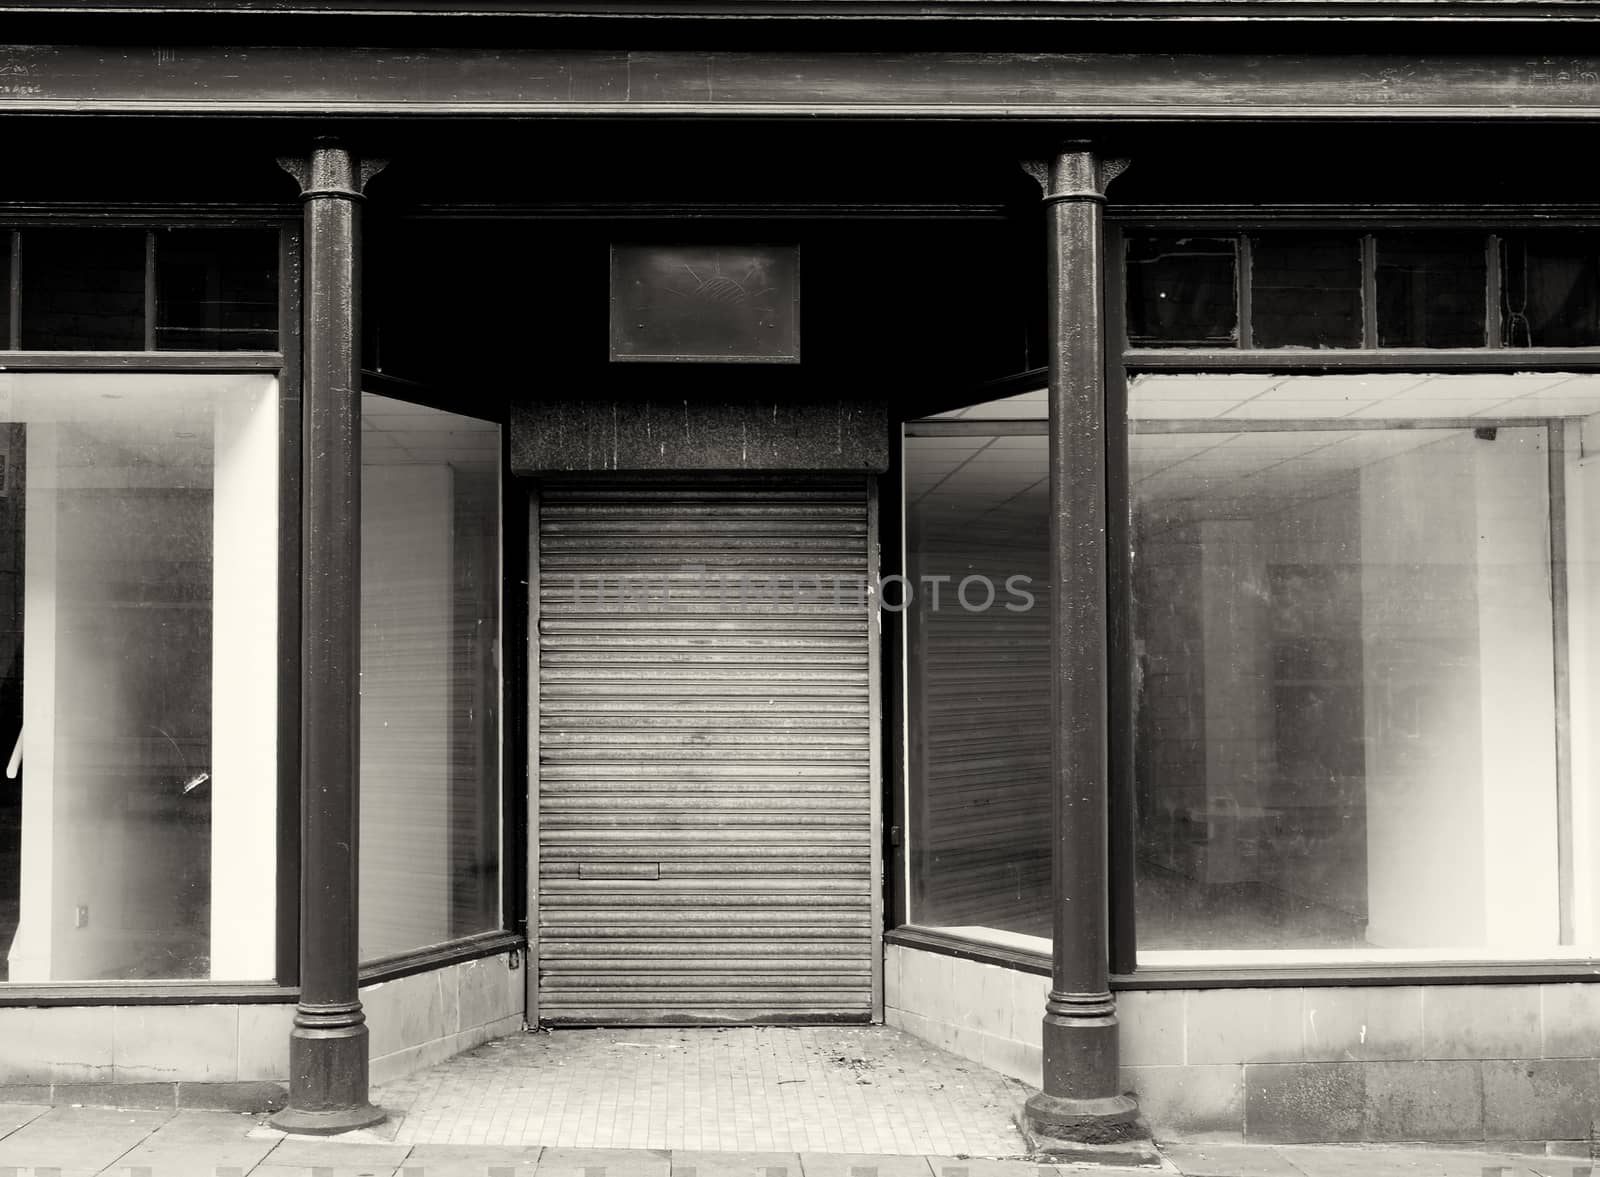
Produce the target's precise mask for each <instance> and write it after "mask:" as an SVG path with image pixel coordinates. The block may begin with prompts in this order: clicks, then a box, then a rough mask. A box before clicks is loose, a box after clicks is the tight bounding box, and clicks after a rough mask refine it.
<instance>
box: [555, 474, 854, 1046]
mask: <svg viewBox="0 0 1600 1177" xmlns="http://www.w3.org/2000/svg"><path fill="white" fill-rule="evenodd" d="M874 510H875V504H874V499H873V490H872V486H871V480H870V479H868V478H866V477H865V476H851V477H837V478H816V477H809V476H793V475H790V476H784V477H782V478H781V479H778V478H774V479H767V480H752V479H745V478H719V477H716V476H713V475H701V476H695V477H692V478H688V479H682V480H679V479H674V480H630V481H610V480H598V479H583V480H573V481H551V480H546V481H545V482H544V483H542V484H541V485H540V486H539V487H538V489H537V491H536V493H535V496H534V502H533V509H532V527H531V532H532V537H531V538H532V541H533V542H532V547H531V550H532V552H533V561H532V563H533V568H532V577H531V584H530V601H531V603H532V610H533V613H534V616H533V618H532V632H533V633H534V635H536V639H535V641H534V642H533V643H531V645H532V647H533V651H534V658H533V663H534V664H533V666H532V667H531V668H530V673H531V675H532V677H533V689H532V691H531V692H530V694H531V698H532V699H533V701H534V708H535V715H534V717H533V722H532V723H531V724H530V732H531V733H532V742H533V744H534V748H533V749H532V750H531V751H532V753H533V754H532V755H531V756H530V765H531V766H532V772H531V773H530V776H531V779H532V790H533V797H532V803H531V804H530V815H531V820H530V833H529V852H530V869H529V878H530V889H531V892H532V893H531V895H530V897H529V900H530V901H529V910H530V912H531V913H533V916H534V918H533V919H531V920H530V924H531V925H532V927H531V928H530V931H531V935H530V947H531V956H532V964H533V968H532V969H531V970H530V978H529V980H530V987H529V988H530V992H529V1000H530V1006H531V1007H532V1008H531V1009H530V1014H529V1016H530V1020H537V1021H539V1022H543V1023H546V1024H561V1025H595V1024H602V1025H604V1024H613V1025H614V1024H680V1023H697V1022H701V1023H773V1022H811V1021H866V1020H869V1019H871V1018H872V1016H873V1014H874V1012H875V1009H876V1008H877V1007H878V1006H879V1005H880V1004H881V985H880V980H879V970H880V961H881V952H880V947H879V943H878V940H879V932H880V929H881V925H882V920H881V913H880V902H881V898H880V897H881V888H880V885H879V880H880V877H881V870H880V863H879V851H878V836H877V830H878V827H879V802H878V798H879V795H880V786H879V780H880V777H879V771H878V760H879V758H878V752H877V727H878V723H877V716H878V706H877V693H878V683H877V658H876V654H875V643H876V640H877V626H876V623H875V622H874V621H873V618H874V617H875V612H874V608H873V606H874V602H875V597H874V590H873V584H872V582H873V580H874V579H875V575H876V536H875V518H874Z"/></svg>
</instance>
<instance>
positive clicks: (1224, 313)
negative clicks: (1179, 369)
mask: <svg viewBox="0 0 1600 1177" xmlns="http://www.w3.org/2000/svg"><path fill="white" fill-rule="evenodd" d="M1237 250H1238V246H1237V243H1236V242H1235V241H1234V239H1233V238H1231V237H1216V238H1211V237H1182V236H1177V235H1174V234H1159V235H1141V236H1132V237H1129V238H1128V240H1127V245H1126V255H1125V256H1126V264H1127V284H1128V341H1129V342H1130V343H1131V344H1133V345H1134V346H1135V347H1141V346H1143V347H1205V346H1212V347H1216V346H1230V345H1233V344H1235V343H1237V341H1238V325H1239V314H1238V305H1237V297H1238V295H1237V289H1236V283H1235V273H1236V270H1237V256H1236V255H1237Z"/></svg>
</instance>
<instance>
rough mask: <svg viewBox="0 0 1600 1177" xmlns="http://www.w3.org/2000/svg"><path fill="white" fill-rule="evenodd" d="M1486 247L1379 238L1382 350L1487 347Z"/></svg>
mask: <svg viewBox="0 0 1600 1177" xmlns="http://www.w3.org/2000/svg"><path fill="white" fill-rule="evenodd" d="M1486 247H1487V242H1486V240H1485V238H1484V237H1483V236H1482V235H1471V234H1466V235H1450V234H1427V235H1419V236H1416V237H1379V238H1378V240H1377V255H1378V263H1377V266H1378V272H1377V286H1378V346H1379V347H1483V346H1484V344H1485V343H1486V342H1487V339H1486V337H1485V334H1484V320H1485V315H1486V308H1487V306H1488V302H1487V299H1486V293H1487V282H1488V255H1487V251H1486Z"/></svg>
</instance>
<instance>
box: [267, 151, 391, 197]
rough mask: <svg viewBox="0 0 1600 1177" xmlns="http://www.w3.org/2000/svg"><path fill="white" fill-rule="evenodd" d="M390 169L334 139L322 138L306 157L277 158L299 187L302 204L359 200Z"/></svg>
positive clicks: (285, 156) (378, 160) (379, 161)
mask: <svg viewBox="0 0 1600 1177" xmlns="http://www.w3.org/2000/svg"><path fill="white" fill-rule="evenodd" d="M388 165H389V161H388V160H386V159H376V158H367V157H364V156H358V155H355V154H353V153H352V152H351V150H350V149H349V148H348V147H346V146H345V144H344V143H343V142H342V141H341V140H339V139H337V138H334V137H333V136H320V137H319V138H318V139H317V140H316V141H315V142H314V143H313V144H312V147H311V151H310V152H309V153H308V154H306V155H283V156H279V157H278V166H279V167H280V168H282V169H283V170H284V171H286V172H288V173H289V174H290V175H291V176H293V177H294V178H295V182H296V183H297V184H299V185H300V199H301V200H311V199H314V198H316V197H334V198H337V199H343V200H360V199H362V196H363V193H365V192H366V188H367V184H368V182H369V181H370V180H371V179H372V177H374V176H376V175H377V174H378V173H379V172H381V171H383V169H384V168H386V167H387V166H388Z"/></svg>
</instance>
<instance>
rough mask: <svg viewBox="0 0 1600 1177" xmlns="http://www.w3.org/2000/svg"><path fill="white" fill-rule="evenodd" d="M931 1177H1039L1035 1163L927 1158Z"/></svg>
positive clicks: (1028, 1161)
mask: <svg viewBox="0 0 1600 1177" xmlns="http://www.w3.org/2000/svg"><path fill="white" fill-rule="evenodd" d="M927 1161H928V1167H929V1168H931V1169H932V1170H933V1177H1039V1170H1040V1168H1048V1166H1041V1165H1040V1164H1039V1163H1038V1162H1037V1161H1030V1160H1024V1159H1020V1158H1019V1159H1017V1160H1011V1161H998V1160H990V1159H988V1158H985V1157H928V1158H927Z"/></svg>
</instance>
